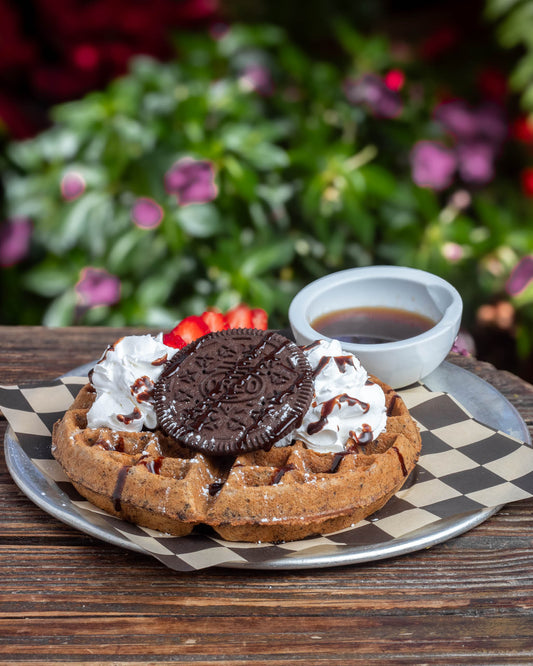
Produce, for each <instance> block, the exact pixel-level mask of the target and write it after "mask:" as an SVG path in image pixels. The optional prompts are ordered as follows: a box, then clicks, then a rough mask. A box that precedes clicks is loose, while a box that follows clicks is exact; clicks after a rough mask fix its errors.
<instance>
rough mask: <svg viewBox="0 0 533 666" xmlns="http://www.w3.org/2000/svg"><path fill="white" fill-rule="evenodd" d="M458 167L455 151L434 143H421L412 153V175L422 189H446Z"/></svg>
mask: <svg viewBox="0 0 533 666" xmlns="http://www.w3.org/2000/svg"><path fill="white" fill-rule="evenodd" d="M456 166H457V161H456V158H455V155H454V153H453V151H451V150H449V149H448V148H445V147H444V146H442V145H441V144H439V143H436V142H434V141H419V142H418V143H417V144H416V145H415V146H414V148H413V150H412V151H411V175H412V178H413V180H414V182H415V183H416V184H417V185H419V186H420V187H430V188H431V189H433V190H444V189H446V188H447V187H448V186H449V185H450V183H451V181H452V178H453V174H454V172H455V169H456Z"/></svg>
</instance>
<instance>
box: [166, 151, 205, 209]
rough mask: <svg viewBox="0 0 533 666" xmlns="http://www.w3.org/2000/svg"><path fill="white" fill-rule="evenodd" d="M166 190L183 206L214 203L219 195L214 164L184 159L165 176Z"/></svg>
mask: <svg viewBox="0 0 533 666" xmlns="http://www.w3.org/2000/svg"><path fill="white" fill-rule="evenodd" d="M165 189H166V191H167V192H168V193H169V194H175V195H176V198H177V199H178V203H179V204H180V205H181V206H186V205H187V204H193V203H207V202H208V201H212V200H213V199H215V198H216V197H217V194H218V189H217V186H216V184H215V171H214V168H213V164H212V163H211V162H208V161H207V160H195V159H193V158H192V157H184V158H182V159H181V160H179V161H178V162H176V163H175V164H174V165H173V166H172V167H171V168H170V169H169V170H168V171H167V173H166V174H165Z"/></svg>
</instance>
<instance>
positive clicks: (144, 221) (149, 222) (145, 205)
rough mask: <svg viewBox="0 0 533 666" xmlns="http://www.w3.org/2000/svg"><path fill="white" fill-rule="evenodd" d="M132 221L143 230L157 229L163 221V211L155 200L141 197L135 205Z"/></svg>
mask: <svg viewBox="0 0 533 666" xmlns="http://www.w3.org/2000/svg"><path fill="white" fill-rule="evenodd" d="M131 219H132V220H133V223H134V224H136V225H137V226H138V227H139V228H141V229H155V228H156V227H158V226H159V225H160V224H161V221H162V219H163V209H162V208H161V206H160V205H159V204H158V203H157V202H156V201H154V200H153V199H148V198H146V197H140V198H139V199H137V200H136V201H135V203H134V204H133V208H132V209H131Z"/></svg>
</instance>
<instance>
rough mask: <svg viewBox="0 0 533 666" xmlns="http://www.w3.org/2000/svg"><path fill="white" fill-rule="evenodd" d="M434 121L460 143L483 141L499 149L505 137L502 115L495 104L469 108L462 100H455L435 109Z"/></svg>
mask: <svg viewBox="0 0 533 666" xmlns="http://www.w3.org/2000/svg"><path fill="white" fill-rule="evenodd" d="M435 119H436V120H437V121H438V122H440V124H441V125H442V126H443V127H444V128H445V129H446V130H447V131H448V132H450V134H452V135H453V136H454V137H455V138H456V139H457V140H458V141H460V142H472V141H478V140H480V139H483V140H485V141H486V142H487V143H490V144H491V145H493V146H495V147H499V146H500V145H501V144H502V143H503V141H504V140H505V138H506V136H507V123H506V120H505V117H504V114H503V112H502V110H501V108H500V107H499V106H497V105H496V104H491V103H487V104H483V105H481V106H479V107H477V108H471V107H470V106H469V105H468V104H467V103H466V102H464V101H463V100H455V101H453V102H447V103H445V104H441V105H440V106H439V107H437V109H436V110H435Z"/></svg>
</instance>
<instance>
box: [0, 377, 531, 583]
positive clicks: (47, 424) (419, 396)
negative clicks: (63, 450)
mask: <svg viewBox="0 0 533 666" xmlns="http://www.w3.org/2000/svg"><path fill="white" fill-rule="evenodd" d="M86 382H87V378H86V377H72V376H70V377H63V378H60V379H57V380H54V381H51V382H46V383H41V384H37V385H32V387H31V388H24V387H18V386H8V387H0V409H1V411H2V412H3V414H4V416H5V417H6V419H7V421H8V422H9V424H10V426H11V428H12V429H13V431H14V433H15V435H16V437H17V440H18V442H19V445H20V447H21V449H22V450H23V451H24V452H25V453H26V454H27V456H28V457H29V458H30V460H31V462H32V463H33V464H34V465H35V466H36V467H37V468H38V469H39V471H40V472H41V473H42V474H44V475H45V476H46V478H47V479H48V481H49V482H51V483H52V484H56V485H57V487H58V488H59V489H60V490H62V491H63V492H64V493H66V495H67V496H68V498H69V499H70V502H71V504H72V508H73V509H74V510H75V511H76V512H77V513H78V514H79V515H81V516H82V517H83V518H84V519H85V520H86V521H88V522H89V523H91V524H93V525H95V526H98V527H100V528H101V527H104V528H105V530H106V533H107V534H110V535H114V536H116V537H119V538H120V540H121V541H122V542H124V540H126V541H129V542H131V543H132V544H134V546H135V548H136V549H137V550H141V551H143V552H145V553H146V554H148V555H151V556H153V557H155V558H157V559H158V560H160V561H161V562H162V563H163V564H165V565H166V566H168V567H170V568H171V569H174V570H177V571H193V570H197V569H203V568H206V567H210V566H220V565H225V564H233V565H237V566H238V565H245V564H246V563H250V564H253V563H254V562H260V561H264V560H267V559H268V560H269V559H274V558H276V559H278V558H289V557H294V555H296V554H299V555H305V554H306V553H308V552H309V553H314V552H320V551H325V550H327V549H328V548H330V549H331V548H332V547H339V546H341V547H342V546H348V547H354V546H355V547H360V546H373V545H377V544H383V543H384V542H385V543H386V542H389V541H390V542H392V541H393V540H395V539H399V538H402V537H405V536H407V535H409V534H411V533H413V532H415V531H416V530H418V529H420V528H425V527H427V526H428V525H431V524H432V523H436V522H437V521H440V520H442V519H448V518H453V517H454V516H461V515H464V514H467V513H470V512H475V511H479V510H483V509H487V508H492V507H498V506H501V505H502V504H507V503H509V502H514V501H517V500H522V499H527V498H529V497H531V496H533V449H532V448H530V447H529V446H527V445H525V444H524V443H523V442H521V441H519V440H517V439H515V438H513V437H511V436H509V435H507V434H505V433H503V432H501V431H499V430H495V429H493V428H490V427H488V426H486V425H484V424H482V423H480V422H479V421H477V420H476V419H474V418H473V417H472V416H471V415H470V414H469V413H468V412H467V411H466V409H464V407H462V406H461V405H460V404H459V403H458V402H457V401H456V400H455V399H454V398H453V397H452V396H451V395H449V394H447V393H439V392H432V391H430V390H429V389H428V388H427V387H425V386H424V385H422V384H417V385H415V386H413V387H410V388H408V389H406V390H403V391H398V393H400V395H401V397H402V398H403V400H404V402H405V403H406V405H407V407H408V409H409V410H410V413H411V415H412V416H413V417H414V418H415V419H416V421H417V422H418V424H419V427H420V431H421V436H422V455H421V457H420V460H419V462H418V464H417V466H416V468H415V470H414V471H413V473H412V474H411V476H410V478H409V479H408V481H407V483H406V485H405V486H404V487H403V488H402V489H401V490H400V491H399V492H398V493H397V494H396V495H395V496H394V497H393V498H392V499H391V500H389V502H388V503H387V504H386V505H385V506H384V507H383V508H382V509H381V510H380V511H378V512H377V513H375V514H374V515H373V516H370V517H369V518H368V519H366V520H362V521H361V522H360V523H358V524H357V525H356V526H355V527H352V528H348V529H344V530H342V531H340V532H337V533H334V534H329V535H327V536H319V537H311V538H307V539H303V540H301V541H295V542H289V543H284V544H275V545H274V544H249V543H235V542H227V541H224V540H222V539H220V538H218V537H216V536H211V535H205V534H202V533H198V534H194V533H193V534H192V535H189V536H186V537H174V536H171V535H167V534H162V533H160V532H156V531H154V530H151V529H149V528H144V527H139V526H137V525H133V524H130V523H127V522H125V521H122V520H119V519H117V518H115V517H114V516H111V515H109V514H107V513H105V512H103V511H101V510H100V509H98V508H96V507H94V506H93V505H92V504H90V503H89V502H88V501H86V500H85V499H84V498H83V497H81V496H80V495H79V494H78V493H77V491H76V490H75V489H74V487H73V486H72V485H71V484H70V482H69V480H68V478H67V477H66V476H65V474H64V472H63V470H62V468H61V467H60V465H59V464H58V463H57V462H56V461H55V460H54V459H53V457H52V454H51V431H52V427H53V424H54V423H55V421H57V420H58V419H59V418H61V417H62V416H63V414H64V412H65V411H66V409H67V408H68V407H69V406H70V404H71V403H72V400H73V398H74V397H75V396H76V395H77V393H78V391H79V390H80V388H81V386H83V385H84V384H85V383H86Z"/></svg>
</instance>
